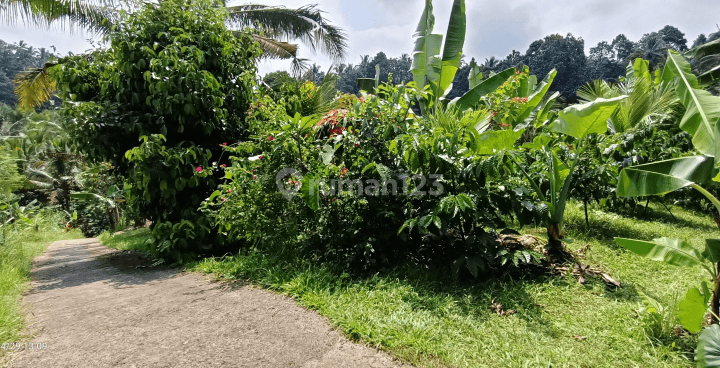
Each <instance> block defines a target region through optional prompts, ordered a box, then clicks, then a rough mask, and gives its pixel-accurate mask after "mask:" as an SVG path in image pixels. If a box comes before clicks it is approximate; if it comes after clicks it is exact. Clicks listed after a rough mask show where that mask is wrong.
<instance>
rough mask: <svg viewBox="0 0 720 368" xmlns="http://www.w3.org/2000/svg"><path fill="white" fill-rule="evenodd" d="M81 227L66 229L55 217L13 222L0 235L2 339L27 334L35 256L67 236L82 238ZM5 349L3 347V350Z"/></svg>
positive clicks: (0, 340)
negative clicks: (26, 301)
mask: <svg viewBox="0 0 720 368" xmlns="http://www.w3.org/2000/svg"><path fill="white" fill-rule="evenodd" d="M82 237H83V236H82V234H81V233H80V231H79V230H73V231H70V232H65V230H64V229H61V228H60V227H59V226H55V225H54V223H53V221H47V222H46V223H44V224H40V225H39V228H38V230H37V231H35V229H34V228H33V227H31V226H10V227H9V228H8V227H6V228H5V229H2V235H0V238H2V240H0V342H16V341H17V340H18V339H22V338H24V337H26V336H24V335H23V334H24V328H25V315H26V311H25V309H24V307H23V306H22V304H21V302H22V300H21V298H22V294H23V293H24V292H25V291H26V290H27V288H28V286H29V284H28V281H30V269H31V265H32V259H33V258H34V257H35V256H37V255H39V254H41V253H42V252H43V251H44V250H45V249H46V248H47V246H48V245H49V244H50V243H52V242H54V241H56V240H64V239H78V238H82ZM3 352H4V350H0V354H2V353H3Z"/></svg>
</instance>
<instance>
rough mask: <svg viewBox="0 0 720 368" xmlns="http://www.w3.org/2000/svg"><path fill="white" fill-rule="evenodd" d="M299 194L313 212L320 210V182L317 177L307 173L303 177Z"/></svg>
mask: <svg viewBox="0 0 720 368" xmlns="http://www.w3.org/2000/svg"><path fill="white" fill-rule="evenodd" d="M300 194H301V196H302V199H303V201H305V203H306V204H307V205H308V207H310V208H311V209H312V210H313V211H317V210H318V209H320V180H319V179H318V178H317V175H315V174H311V173H308V174H306V175H305V176H304V177H303V180H302V187H301V188H300Z"/></svg>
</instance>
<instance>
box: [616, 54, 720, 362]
mask: <svg viewBox="0 0 720 368" xmlns="http://www.w3.org/2000/svg"><path fill="white" fill-rule="evenodd" d="M662 78H663V80H665V81H672V82H673V83H674V86H675V92H676V93H677V95H678V97H679V98H680V102H681V103H682V104H683V105H684V107H685V114H684V116H683V118H682V120H681V121H680V128H681V129H682V130H684V131H686V132H688V133H689V134H690V135H691V136H692V142H693V145H694V146H695V148H696V149H697V150H698V151H699V152H700V153H701V154H700V155H697V156H691V157H681V158H676V159H671V160H664V161H658V162H653V163H649V164H644V165H638V166H632V167H628V168H625V169H624V170H623V171H621V172H620V177H619V180H618V187H617V194H618V196H621V197H638V196H648V195H662V194H666V193H669V192H672V191H675V190H678V189H681V188H685V187H693V188H695V189H696V190H697V191H699V192H700V193H701V194H703V195H704V196H705V197H706V198H707V199H708V200H709V201H710V202H711V203H712V204H713V205H714V207H715V211H712V212H713V217H714V218H715V221H716V223H717V224H718V226H720V200H718V199H717V198H716V197H715V196H713V195H712V193H710V191H708V190H707V189H705V188H704V187H703V186H707V185H712V184H713V183H714V182H717V181H720V175H718V166H719V164H720V162H718V160H719V159H720V155H718V153H719V151H720V146H718V143H720V131H719V128H720V126H718V123H719V122H720V97H716V96H713V95H711V94H710V93H709V92H707V91H705V90H703V89H701V84H700V82H699V81H698V78H697V77H696V76H695V75H694V74H693V73H692V72H691V68H690V64H689V63H688V62H687V61H686V60H685V59H684V58H683V57H682V56H681V55H680V54H678V53H676V52H674V51H668V57H667V62H666V64H665V68H664V70H663V74H662ZM615 241H616V242H617V243H618V244H619V245H620V246H623V247H625V248H626V249H628V250H630V251H632V252H635V253H637V254H640V255H642V256H644V257H647V258H650V259H652V260H656V261H664V262H667V263H669V264H673V265H680V266H692V265H698V264H700V265H703V267H704V268H705V269H706V270H708V272H709V273H710V275H711V277H712V279H713V290H712V293H711V292H710V291H709V289H708V287H707V283H706V282H703V283H702V284H701V287H700V288H692V289H690V290H688V292H687V296H686V298H685V299H684V300H683V302H682V304H681V311H680V315H681V323H683V326H685V328H687V329H688V330H689V331H698V330H699V329H700V328H701V322H702V319H703V317H704V315H705V312H706V311H707V304H708V301H709V303H710V312H711V315H712V322H713V324H715V323H717V322H718V315H719V314H720V312H719V310H720V277H718V269H719V268H720V256H719V255H720V240H718V239H706V244H705V250H704V251H703V252H702V253H699V252H698V251H696V250H693V249H692V248H690V246H689V245H687V244H686V243H684V242H683V241H682V240H679V239H669V238H660V239H655V240H653V241H650V242H647V241H640V240H632V239H624V238H616V239H615ZM706 345H707V344H706ZM702 346H705V345H703V344H699V345H698V349H703V347H702ZM701 353H702V354H698V355H703V354H705V353H708V352H707V351H703V352H701ZM712 354H715V355H714V357H715V359H720V352H719V351H715V352H713V353H712ZM703 356H705V355H703ZM703 359H704V358H703Z"/></svg>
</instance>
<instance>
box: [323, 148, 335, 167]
mask: <svg viewBox="0 0 720 368" xmlns="http://www.w3.org/2000/svg"><path fill="white" fill-rule="evenodd" d="M334 156H335V148H333V147H332V146H330V145H329V144H326V145H324V146H323V148H322V152H321V153H320V157H321V158H322V162H323V163H324V164H325V165H329V164H330V162H332V159H333V157H334Z"/></svg>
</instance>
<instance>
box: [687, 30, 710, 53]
mask: <svg viewBox="0 0 720 368" xmlns="http://www.w3.org/2000/svg"><path fill="white" fill-rule="evenodd" d="M707 42H708V39H707V37H706V36H705V33H700V35H698V36H697V38H696V39H695V41H693V44H692V47H690V48H691V49H694V48H696V47H698V46H700V45H704V44H705V43H707Z"/></svg>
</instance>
